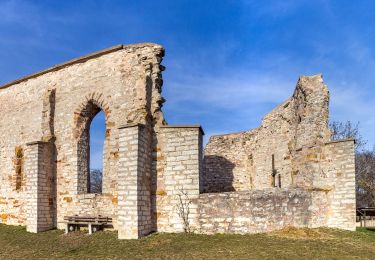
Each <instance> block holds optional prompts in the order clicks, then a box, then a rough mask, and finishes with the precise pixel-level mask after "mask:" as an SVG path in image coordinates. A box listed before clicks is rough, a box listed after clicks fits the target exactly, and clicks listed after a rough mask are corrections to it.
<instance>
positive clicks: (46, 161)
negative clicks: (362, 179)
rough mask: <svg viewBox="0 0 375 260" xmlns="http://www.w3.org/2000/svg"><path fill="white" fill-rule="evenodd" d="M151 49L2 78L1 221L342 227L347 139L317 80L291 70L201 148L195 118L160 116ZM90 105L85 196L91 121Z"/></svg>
mask: <svg viewBox="0 0 375 260" xmlns="http://www.w3.org/2000/svg"><path fill="white" fill-rule="evenodd" d="M163 55H164V49H163V48H162V47H161V46H159V45H156V44H137V45H126V46H125V45H120V46H115V47H112V48H109V49H106V50H103V51H100V52H97V53H93V54H91V55H88V56H85V57H81V58H77V59H75V60H72V61H69V62H66V63H63V64H60V65H57V66H54V67H52V68H49V69H47V70H44V71H41V72H38V73H36V74H33V75H29V76H26V77H24V78H21V79H18V80H15V81H13V82H11V83H8V84H5V85H3V86H1V87H0V183H1V186H0V223H3V224H8V225H23V226H26V227H27V230H28V231H30V232H40V231H45V230H49V229H52V228H59V229H61V228H64V216H70V215H76V214H77V215H82V216H95V215H102V216H110V217H112V218H113V228H114V229H115V230H118V236H119V238H121V239H130V238H139V237H141V236H144V235H147V234H149V233H151V232H154V231H159V232H181V231H183V230H184V228H186V225H187V224H188V225H189V228H190V229H191V230H192V231H194V232H198V233H199V232H201V233H218V232H220V233H225V232H232V233H255V232H265V231H271V230H276V229H281V228H284V227H287V226H294V227H335V228H341V229H348V230H354V228H355V175H354V140H342V141H331V139H330V131H329V129H328V126H327V122H328V103H329V92H328V89H327V87H326V86H325V85H324V83H323V80H322V77H321V76H320V75H318V76H312V77H305V76H303V77H300V78H299V80H298V83H297V87H296V89H295V91H294V93H293V95H292V96H291V98H289V99H288V100H287V101H285V102H284V103H282V104H281V105H280V106H278V107H277V108H275V109H274V110H273V111H272V112H270V113H269V114H268V115H266V116H265V117H264V118H263V120H262V124H261V125H260V126H259V128H257V129H254V130H251V131H246V132H241V133H234V134H227V135H220V136H212V137H211V138H210V140H209V142H208V144H207V146H206V148H205V150H204V151H203V144H202V136H203V130H202V128H201V127H200V126H199V125H183V126H180V125H168V124H166V122H165V120H164V118H163V113H162V111H161V107H162V104H163V102H164V99H163V98H162V96H161V88H162V85H163V80H162V71H163V70H164V67H163V66H162V65H161V62H162V58H163ZM100 111H103V112H104V113H105V117H106V119H105V121H106V137H105V145H104V151H103V158H104V160H103V161H104V166H103V187H102V193H100V194H95V193H90V190H89V185H88V184H89V176H90V174H89V171H90V169H89V161H90V148H89V143H90V142H89V141H90V123H91V121H92V120H93V118H94V117H95V116H96V115H97V114H98V112H100ZM233 112H235V111H233ZM181 194H183V196H182V195H181ZM181 206H183V207H187V208H188V209H189V214H188V216H181V214H179V211H178V209H179V208H180V207H181ZM185 217H186V218H187V219H188V222H184V218H185Z"/></svg>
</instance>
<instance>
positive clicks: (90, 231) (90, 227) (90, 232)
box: [89, 223, 92, 235]
mask: <svg viewBox="0 0 375 260" xmlns="http://www.w3.org/2000/svg"><path fill="white" fill-rule="evenodd" d="M89 235H92V225H91V223H90V224H89Z"/></svg>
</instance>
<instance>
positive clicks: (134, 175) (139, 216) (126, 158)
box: [118, 124, 152, 239]
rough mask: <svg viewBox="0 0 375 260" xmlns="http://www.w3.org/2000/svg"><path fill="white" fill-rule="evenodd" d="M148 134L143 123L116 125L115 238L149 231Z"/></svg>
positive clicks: (135, 237)
mask: <svg viewBox="0 0 375 260" xmlns="http://www.w3.org/2000/svg"><path fill="white" fill-rule="evenodd" d="M150 173H151V135H150V133H149V131H148V129H147V128H146V127H145V126H144V125H140V124H132V125H126V126H123V127H120V128H119V170H118V200H119V201H118V238H119V239H137V238H139V237H142V236H145V235H147V234H149V233H150V232H151V231H152V220H151V194H150V190H151V187H150V185H151V181H150Z"/></svg>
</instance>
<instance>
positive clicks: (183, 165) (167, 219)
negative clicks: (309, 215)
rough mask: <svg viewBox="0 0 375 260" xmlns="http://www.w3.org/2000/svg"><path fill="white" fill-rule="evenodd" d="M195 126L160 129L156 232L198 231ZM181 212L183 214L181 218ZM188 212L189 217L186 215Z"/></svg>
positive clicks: (200, 156) (197, 128) (198, 137)
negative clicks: (160, 153) (161, 174)
mask: <svg viewBox="0 0 375 260" xmlns="http://www.w3.org/2000/svg"><path fill="white" fill-rule="evenodd" d="M203 134H204V133H203V130H202V128H201V127H200V126H199V125H185V126H170V125H168V126H162V127H160V136H159V139H160V143H162V144H160V146H161V148H160V149H161V152H162V154H163V155H162V156H161V157H163V158H162V159H161V160H162V161H161V162H160V163H161V164H162V165H163V167H164V169H163V171H164V172H163V178H162V179H158V183H159V184H162V185H158V190H157V192H156V194H157V208H156V211H157V214H158V218H157V224H158V225H157V228H158V231H160V232H183V231H184V230H186V229H190V231H194V230H198V204H197V199H198V197H199V176H200V173H201V172H202V159H203V154H202V153H203V150H202V139H203V138H202V137H203ZM181 209H184V212H185V213H186V214H185V215H184V216H181V215H180V214H179V213H181ZM187 212H189V214H187Z"/></svg>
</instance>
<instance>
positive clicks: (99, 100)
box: [73, 92, 110, 194]
mask: <svg viewBox="0 0 375 260" xmlns="http://www.w3.org/2000/svg"><path fill="white" fill-rule="evenodd" d="M100 111H103V112H104V114H105V121H106V137H105V141H104V149H103V150H104V151H103V156H104V154H105V153H106V150H107V147H106V146H107V137H108V133H109V131H110V129H108V124H107V122H108V120H109V117H110V109H109V106H108V103H107V102H106V101H105V100H104V97H103V94H101V93H97V92H93V93H90V94H89V95H87V96H86V97H85V98H84V99H83V101H82V102H81V103H80V104H79V106H78V107H77V108H76V110H75V111H74V123H73V124H74V125H73V139H74V140H75V145H76V149H75V151H76V153H77V162H76V163H77V165H76V167H77V168H76V169H77V183H76V187H77V193H78V194H84V193H90V125H91V122H92V120H93V119H94V117H95V116H96V115H97V114H98V113H99V112H100ZM105 164H106V162H105V160H103V176H104V175H105V174H104V172H105V171H106V166H105Z"/></svg>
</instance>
